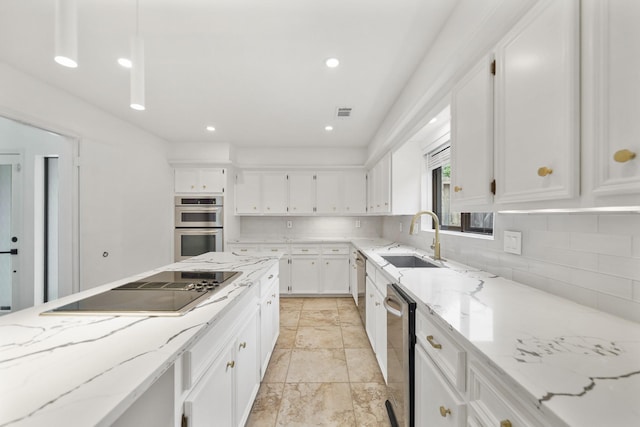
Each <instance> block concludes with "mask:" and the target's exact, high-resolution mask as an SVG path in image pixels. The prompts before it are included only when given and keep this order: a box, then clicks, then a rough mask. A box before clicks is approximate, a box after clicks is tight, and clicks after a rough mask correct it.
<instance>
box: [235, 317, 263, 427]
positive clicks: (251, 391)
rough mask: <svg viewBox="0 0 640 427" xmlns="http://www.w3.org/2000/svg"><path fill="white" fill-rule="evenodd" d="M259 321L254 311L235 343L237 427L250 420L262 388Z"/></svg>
mask: <svg viewBox="0 0 640 427" xmlns="http://www.w3.org/2000/svg"><path fill="white" fill-rule="evenodd" d="M258 320H259V318H258V313H257V312H255V311H254V314H253V315H252V316H251V317H250V318H249V321H248V322H247V324H246V325H245V326H244V328H243V329H242V330H241V331H240V333H239V334H238V338H237V339H236V341H235V352H236V353H235V366H234V369H235V375H236V378H235V380H236V381H235V382H236V405H235V406H236V410H235V415H236V420H235V425H244V424H245V422H246V421H247V419H248V418H249V412H250V411H251V406H252V405H253V399H254V398H255V397H256V395H257V394H258V388H259V387H260V363H259V362H258V360H259V359H258V358H259V356H260V339H259V336H258Z"/></svg>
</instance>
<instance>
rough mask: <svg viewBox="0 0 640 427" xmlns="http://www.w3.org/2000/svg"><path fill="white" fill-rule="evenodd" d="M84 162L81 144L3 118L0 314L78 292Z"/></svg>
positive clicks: (0, 138)
mask: <svg viewBox="0 0 640 427" xmlns="http://www.w3.org/2000/svg"><path fill="white" fill-rule="evenodd" d="M77 158H78V140H77V139H74V138H71V137H67V136H64V135H61V134H59V133H55V132H52V131H49V130H46V129H42V128H39V127H37V126H34V125H31V124H28V123H24V122H19V121H15V120H12V119H7V118H5V117H0V252H5V251H8V252H9V254H3V253H0V306H1V307H2V308H0V314H6V313H9V312H14V311H17V310H21V309H24V308H27V307H32V306H34V305H37V304H41V303H43V302H45V301H51V300H53V299H56V298H59V297H62V296H65V295H70V294H71V293H73V292H77V289H78V279H77V278H78V275H79V273H78V271H79V264H78V261H77V260H78V258H79V254H78V248H79V245H78V236H79V234H78V173H77V170H78V168H77ZM8 245H10V246H8ZM5 246H6V247H5ZM12 250H13V252H14V254H11V251H12ZM16 252H17V253H16Z"/></svg>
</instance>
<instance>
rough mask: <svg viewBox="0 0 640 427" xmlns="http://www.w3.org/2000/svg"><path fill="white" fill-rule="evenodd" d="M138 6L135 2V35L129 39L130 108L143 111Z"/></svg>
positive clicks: (142, 55) (142, 76) (142, 72)
mask: <svg viewBox="0 0 640 427" xmlns="http://www.w3.org/2000/svg"><path fill="white" fill-rule="evenodd" d="M139 15H140V5H139V0H136V34H135V35H134V36H132V37H131V104H130V106H131V108H133V109H134V110H144V109H145V104H144V92H145V91H144V41H143V40H142V37H140V22H139V21H140V16H139Z"/></svg>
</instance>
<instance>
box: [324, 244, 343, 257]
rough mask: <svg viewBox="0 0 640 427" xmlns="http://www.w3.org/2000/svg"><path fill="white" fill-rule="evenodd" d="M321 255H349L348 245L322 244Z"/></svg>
mask: <svg viewBox="0 0 640 427" xmlns="http://www.w3.org/2000/svg"><path fill="white" fill-rule="evenodd" d="M321 250H322V254H323V255H349V245H323V246H322V247H321Z"/></svg>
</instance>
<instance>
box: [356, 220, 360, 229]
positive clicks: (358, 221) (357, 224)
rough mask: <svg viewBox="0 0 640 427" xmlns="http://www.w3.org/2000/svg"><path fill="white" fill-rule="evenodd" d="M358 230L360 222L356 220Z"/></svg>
mask: <svg viewBox="0 0 640 427" xmlns="http://www.w3.org/2000/svg"><path fill="white" fill-rule="evenodd" d="M356 228H360V220H359V219H356Z"/></svg>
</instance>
